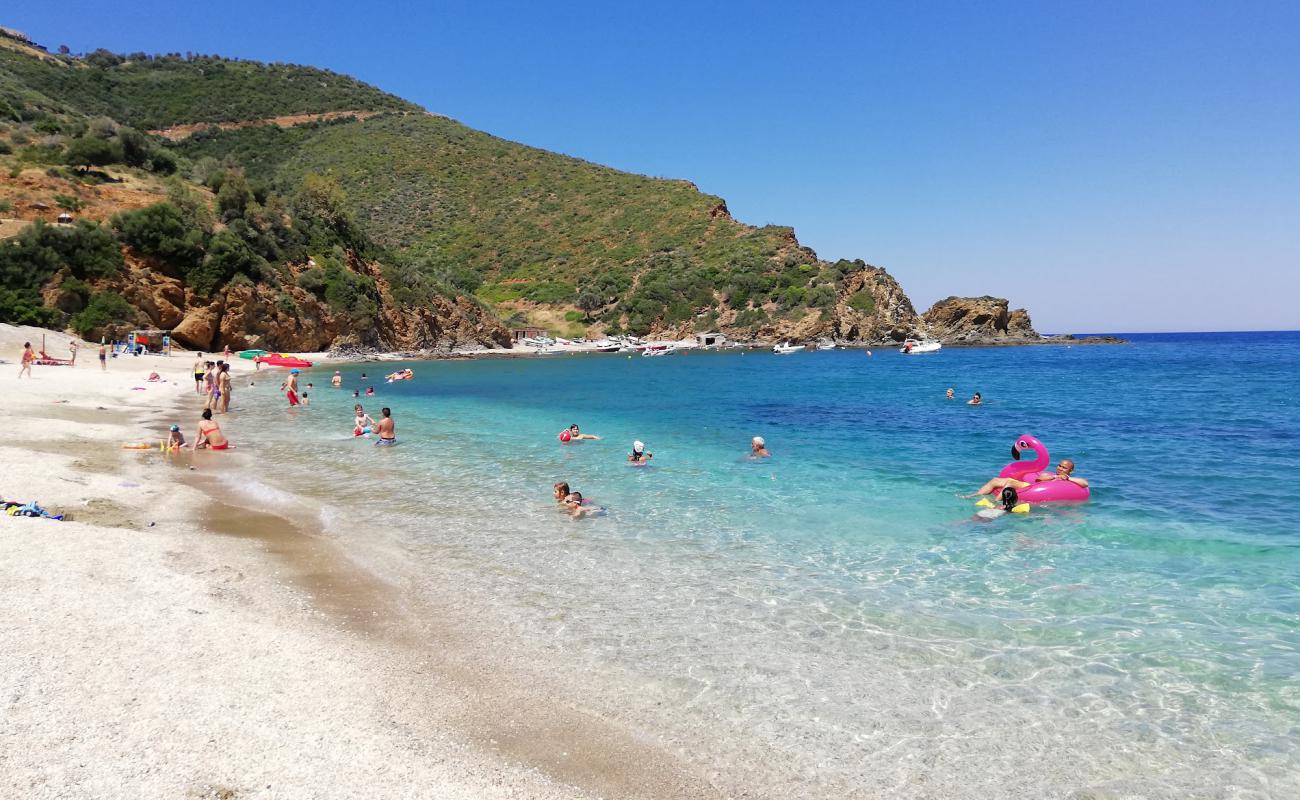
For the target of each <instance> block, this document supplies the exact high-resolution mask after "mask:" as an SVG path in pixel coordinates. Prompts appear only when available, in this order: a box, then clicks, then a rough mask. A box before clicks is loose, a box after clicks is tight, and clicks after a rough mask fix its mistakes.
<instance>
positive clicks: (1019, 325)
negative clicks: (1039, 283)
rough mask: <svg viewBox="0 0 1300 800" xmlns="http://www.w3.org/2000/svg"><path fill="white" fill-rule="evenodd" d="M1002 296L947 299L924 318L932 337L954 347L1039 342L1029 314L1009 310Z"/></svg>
mask: <svg viewBox="0 0 1300 800" xmlns="http://www.w3.org/2000/svg"><path fill="white" fill-rule="evenodd" d="M1008 306H1009V303H1008V302H1007V301H1006V300H1005V299H1003V298H1001V297H989V296H988V295H985V296H984V297H948V298H945V299H943V300H940V301H939V302H937V303H935V304H934V305H933V306H931V307H930V310H929V311H926V312H925V313H924V314H923V315H921V320H922V322H923V323H924V325H925V329H926V331H927V332H928V334H929V336H930V338H933V339H939V340H940V341H943V342H945V343H953V344H998V343H1013V342H1024V341H1033V340H1038V339H1040V338H1042V337H1040V336H1039V335H1038V332H1037V331H1035V330H1034V326H1033V323H1032V322H1031V321H1030V319H1029V312H1028V311H1026V310H1025V309H1023V308H1017V309H1014V310H1009V309H1008Z"/></svg>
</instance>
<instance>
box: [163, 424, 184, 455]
mask: <svg viewBox="0 0 1300 800" xmlns="http://www.w3.org/2000/svg"><path fill="white" fill-rule="evenodd" d="M184 446H185V434H183V433H181V426H179V425H173V426H172V427H171V430H170V431H169V432H168V434H167V449H168V450H170V451H172V452H173V453H174V452H176V451H177V450H180V449H181V448H182V447H184Z"/></svg>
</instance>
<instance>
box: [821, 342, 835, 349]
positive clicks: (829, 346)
mask: <svg viewBox="0 0 1300 800" xmlns="http://www.w3.org/2000/svg"><path fill="white" fill-rule="evenodd" d="M817 349H818V350H834V349H835V342H832V341H829V340H826V341H821V342H818V343H817Z"/></svg>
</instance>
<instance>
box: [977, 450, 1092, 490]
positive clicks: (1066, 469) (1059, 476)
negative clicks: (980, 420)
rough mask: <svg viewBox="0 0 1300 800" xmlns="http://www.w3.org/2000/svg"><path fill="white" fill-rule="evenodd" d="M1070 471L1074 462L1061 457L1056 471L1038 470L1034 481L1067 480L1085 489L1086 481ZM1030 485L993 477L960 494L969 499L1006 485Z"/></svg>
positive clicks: (1015, 487)
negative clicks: (977, 486) (970, 491)
mask: <svg viewBox="0 0 1300 800" xmlns="http://www.w3.org/2000/svg"><path fill="white" fill-rule="evenodd" d="M1072 472H1074V462H1073V461H1071V460H1070V459H1068V458H1063V459H1061V460H1060V461H1059V462H1057V464H1056V472H1040V473H1038V474H1037V475H1036V476H1034V482H1037V483H1042V482H1044V481H1069V482H1070V483H1073V484H1074V485H1076V486H1082V487H1083V488H1085V489H1086V488H1088V482H1087V481H1086V480H1084V479H1083V478H1076V477H1074V476H1073V475H1071V474H1070V473H1072ZM1031 485H1033V484H1032V483H1030V482H1026V481H1019V480H1016V479H1015V478H993V479H992V480H990V481H989V482H988V483H986V484H984V485H983V486H981V487H980V488H979V490H978V491H976V492H975V493H974V494H967V495H962V496H963V497H964V498H966V499H970V498H972V497H979V496H980V495H982V494H993V493H994V492H1000V491H1002V490H1003V489H1006V488H1008V487H1010V488H1012V489H1016V490H1017V491H1018V490H1020V489H1024V488H1026V487H1028V486H1031Z"/></svg>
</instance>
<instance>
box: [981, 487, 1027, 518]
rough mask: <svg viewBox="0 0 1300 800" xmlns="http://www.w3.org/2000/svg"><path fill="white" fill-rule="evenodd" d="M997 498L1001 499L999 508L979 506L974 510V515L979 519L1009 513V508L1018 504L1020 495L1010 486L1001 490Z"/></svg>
mask: <svg viewBox="0 0 1300 800" xmlns="http://www.w3.org/2000/svg"><path fill="white" fill-rule="evenodd" d="M999 499H1000V500H1001V501H1002V507H1001V508H981V509H980V510H979V511H976V512H975V516H976V517H978V518H979V519H997V518H998V517H1000V516H1002V515H1003V514H1010V513H1011V510H1012V509H1013V508H1015V507H1016V506H1017V505H1019V504H1020V496H1019V495H1018V494H1017V493H1016V490H1015V489H1013V488H1012V487H1010V486H1008V487H1006V488H1004V489H1003V490H1002V494H1001V496H1000V497H999Z"/></svg>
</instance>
